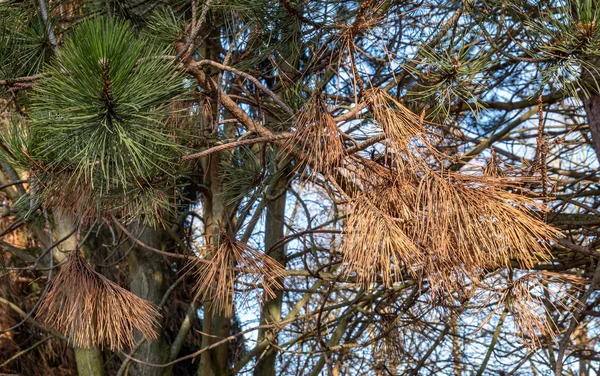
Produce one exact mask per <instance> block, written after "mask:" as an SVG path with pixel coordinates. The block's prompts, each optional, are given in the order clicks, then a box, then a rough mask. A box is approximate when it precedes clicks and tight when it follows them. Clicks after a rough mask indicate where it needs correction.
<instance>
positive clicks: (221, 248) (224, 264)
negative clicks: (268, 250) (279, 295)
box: [194, 233, 284, 316]
mask: <svg viewBox="0 0 600 376" xmlns="http://www.w3.org/2000/svg"><path fill="white" fill-rule="evenodd" d="M213 250H214V251H211V252H208V257H209V259H207V260H202V259H199V260H198V261H197V262H196V263H197V265H196V272H195V274H196V278H197V282H196V284H195V286H194V290H195V291H196V299H197V298H199V297H200V298H201V299H202V300H203V301H205V302H210V304H211V306H212V308H213V309H214V310H215V311H217V312H221V313H223V314H225V315H226V316H231V315H232V314H233V293H234V287H235V283H236V279H237V277H238V276H240V275H243V276H244V277H246V279H245V280H244V283H245V284H247V285H250V286H252V287H257V286H262V288H263V290H264V294H265V295H266V296H267V297H269V298H273V297H274V296H275V290H277V289H281V288H282V286H281V283H280V282H279V279H280V278H281V277H282V275H283V274H282V272H283V270H284V269H283V266H282V265H281V264H280V263H279V262H277V261H275V260H274V259H272V258H271V257H269V256H267V255H265V254H264V253H261V252H260V251H258V250H256V249H254V248H252V247H250V246H249V245H247V244H245V243H242V242H240V241H238V240H236V239H233V238H231V237H229V236H227V235H225V234H224V233H221V235H220V240H219V243H218V244H217V246H216V247H214V248H213Z"/></svg>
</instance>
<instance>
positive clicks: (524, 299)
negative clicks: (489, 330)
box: [480, 272, 585, 348]
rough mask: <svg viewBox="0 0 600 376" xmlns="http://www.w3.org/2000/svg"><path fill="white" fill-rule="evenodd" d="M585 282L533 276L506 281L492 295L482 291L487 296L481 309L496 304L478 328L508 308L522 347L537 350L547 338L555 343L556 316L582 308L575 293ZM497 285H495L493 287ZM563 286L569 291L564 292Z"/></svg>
mask: <svg viewBox="0 0 600 376" xmlns="http://www.w3.org/2000/svg"><path fill="white" fill-rule="evenodd" d="M584 282H585V281H584V280H583V279H581V278H579V277H575V276H569V275H565V274H559V273H552V272H534V273H527V274H525V275H523V276H521V277H519V278H517V279H515V280H512V281H509V283H508V284H506V283H503V284H502V285H504V287H502V288H501V289H498V288H494V287H490V289H489V290H492V292H491V293H489V291H488V292H485V291H484V292H485V293H488V294H489V295H488V297H487V298H486V299H484V303H483V304H481V306H487V305H489V303H490V302H492V301H497V304H496V308H495V309H494V310H493V311H492V312H491V313H490V314H489V315H488V316H487V317H486V318H485V319H484V320H483V322H482V324H481V325H480V328H481V327H483V326H484V325H485V324H486V323H487V322H489V320H490V319H491V317H492V315H493V314H495V313H498V312H499V311H502V310H503V309H505V308H507V309H508V310H509V312H510V313H511V316H512V318H513V321H514V324H515V326H516V327H517V332H518V333H520V334H521V336H522V337H523V339H524V340H525V345H527V346H528V347H531V348H536V347H539V346H540V345H541V342H542V341H543V340H544V339H546V338H547V339H550V340H552V341H556V337H557V335H558V333H557V329H558V327H557V325H556V323H555V322H554V316H555V313H557V312H568V313H569V314H572V313H573V312H574V311H575V312H576V311H579V310H580V309H581V308H582V307H581V305H580V303H579V302H578V300H577V297H576V296H575V294H574V293H575V292H576V291H577V290H579V289H580V288H581V287H582V286H584ZM497 285H498V283H495V284H494V286H497ZM564 286H571V288H570V289H566V290H565V289H564ZM561 287H563V288H562V289H561ZM484 290H485V289H484Z"/></svg>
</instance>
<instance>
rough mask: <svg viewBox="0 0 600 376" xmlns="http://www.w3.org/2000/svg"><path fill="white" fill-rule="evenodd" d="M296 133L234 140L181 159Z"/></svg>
mask: <svg viewBox="0 0 600 376" xmlns="http://www.w3.org/2000/svg"><path fill="white" fill-rule="evenodd" d="M294 135H295V134H294V133H281V134H274V135H272V136H266V137H255V138H248V139H245V140H239V141H233V142H229V143H226V144H221V145H217V146H213V147H212V148H210V149H207V150H204V151H201V152H198V153H194V154H189V155H186V156H184V157H182V158H181V159H183V160H184V161H187V160H190V159H198V158H203V157H206V156H208V155H211V154H213V153H218V152H220V151H223V150H227V149H232V148H235V147H238V146H244V145H252V144H258V143H260V142H273V141H279V140H285V139H288V138H292V137H294Z"/></svg>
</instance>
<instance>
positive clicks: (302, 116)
mask: <svg viewBox="0 0 600 376" xmlns="http://www.w3.org/2000/svg"><path fill="white" fill-rule="evenodd" d="M295 127H296V132H295V135H294V137H293V138H290V139H288V140H286V142H285V143H283V145H282V147H281V154H282V155H284V154H288V153H290V152H291V151H294V150H301V151H302V153H303V154H302V158H305V159H306V160H305V162H309V163H310V164H311V166H312V168H313V169H314V170H315V171H317V172H319V173H323V174H325V175H328V174H330V173H334V172H336V170H337V167H340V162H341V160H342V157H343V155H344V144H343V141H342V138H341V134H340V132H339V130H338V127H337V124H336V122H335V120H334V119H333V117H332V116H331V114H330V113H329V111H328V110H327V106H326V104H325V102H324V101H323V100H322V99H321V98H319V97H317V96H315V97H313V98H312V99H311V100H310V101H309V102H308V103H307V104H306V105H305V106H304V107H303V108H302V109H301V110H300V113H299V114H298V116H297V118H296V121H295Z"/></svg>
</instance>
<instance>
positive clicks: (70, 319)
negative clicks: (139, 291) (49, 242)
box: [37, 250, 160, 350]
mask: <svg viewBox="0 0 600 376" xmlns="http://www.w3.org/2000/svg"><path fill="white" fill-rule="evenodd" d="M159 316H160V314H159V313H158V311H157V310H156V309H155V308H154V307H153V306H152V304H151V303H149V302H148V301H146V300H144V299H141V298H139V297H138V296H136V295H134V294H133V293H131V292H129V291H127V290H126V289H124V288H122V287H120V286H119V285H117V284H116V283H114V282H112V281H110V280H108V279H107V278H106V277H104V276H103V275H101V274H98V273H96V272H95V271H93V270H92V269H91V268H90V266H89V265H88V264H87V262H86V261H85V260H84V259H83V257H82V256H81V254H80V252H79V251H78V250H75V251H73V252H71V254H70V255H69V257H68V259H67V261H66V262H65V264H64V265H63V266H62V267H61V269H60V271H59V272H58V274H57V275H56V277H54V278H53V279H52V281H51V282H50V290H49V292H48V294H47V295H46V297H45V298H44V301H43V302H42V304H41V306H40V308H39V309H38V313H37V318H38V319H40V320H41V321H42V322H44V323H45V324H46V325H47V326H48V327H50V328H53V329H55V330H57V331H59V332H61V333H64V334H65V335H67V336H69V337H70V338H71V339H72V340H73V343H74V344H75V346H77V347H82V348H90V347H108V348H110V349H111V350H116V349H123V348H126V347H132V346H133V345H134V344H135V340H134V330H139V331H140V332H141V333H142V335H143V336H144V337H145V338H146V339H147V340H150V341H151V340H155V339H156V338H157V333H156V331H155V327H156V326H157V325H158V318H159Z"/></svg>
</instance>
